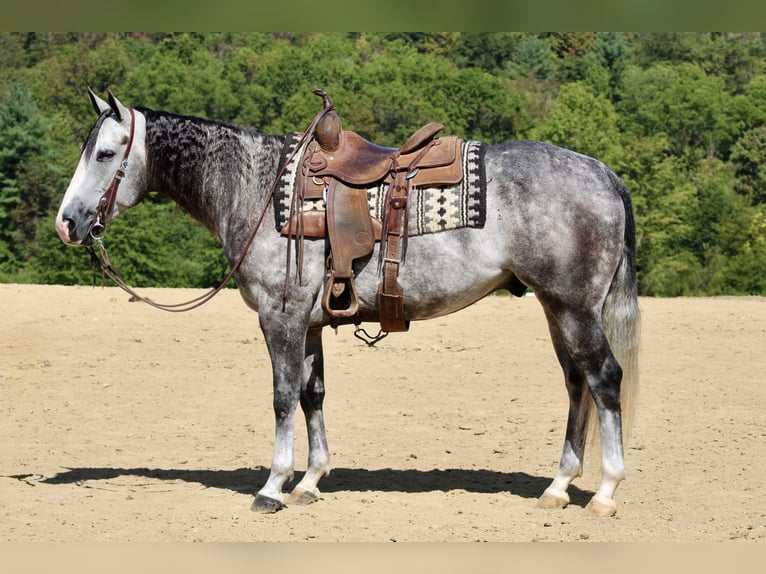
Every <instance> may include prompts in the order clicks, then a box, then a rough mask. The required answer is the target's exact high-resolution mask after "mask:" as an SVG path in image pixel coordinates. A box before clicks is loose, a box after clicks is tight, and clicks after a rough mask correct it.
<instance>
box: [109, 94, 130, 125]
mask: <svg viewBox="0 0 766 574" xmlns="http://www.w3.org/2000/svg"><path fill="white" fill-rule="evenodd" d="M107 94H109V105H110V106H111V108H112V111H113V112H114V115H116V116H117V121H118V122H121V121H122V118H124V117H125V116H127V113H126V112H128V108H126V107H125V106H123V105H122V104H121V103H120V100H118V99H117V97H116V96H115V95H114V94H113V93H112V91H111V90H107Z"/></svg>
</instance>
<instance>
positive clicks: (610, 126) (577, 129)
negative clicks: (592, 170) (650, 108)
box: [532, 82, 620, 164]
mask: <svg viewBox="0 0 766 574" xmlns="http://www.w3.org/2000/svg"><path fill="white" fill-rule="evenodd" d="M532 136H533V137H534V138H535V139H540V140H543V141H547V142H550V143H553V144H556V145H559V146H562V147H567V148H570V149H573V150H575V151H577V152H580V153H583V154H585V155H589V156H591V157H595V158H597V159H599V160H601V161H604V162H606V163H609V164H611V163H614V162H616V161H617V159H618V156H619V154H620V146H619V140H620V134H619V131H618V129H617V114H616V113H615V110H614V107H613V106H612V104H611V103H610V102H609V101H608V100H607V99H606V98H604V97H601V96H597V95H595V94H594V93H593V92H592V91H591V89H590V88H589V87H588V86H586V85H585V84H583V83H581V82H574V83H571V84H564V85H563V86H562V87H561V91H560V92H559V95H558V97H557V98H556V100H555V102H554V103H553V106H552V107H551V111H550V115H549V116H548V117H547V118H546V119H545V120H544V122H543V123H542V124H541V125H539V126H538V127H537V128H535V129H533V130H532Z"/></svg>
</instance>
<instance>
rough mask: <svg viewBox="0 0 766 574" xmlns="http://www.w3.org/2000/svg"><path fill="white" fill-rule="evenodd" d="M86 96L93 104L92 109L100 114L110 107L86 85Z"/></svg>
mask: <svg viewBox="0 0 766 574" xmlns="http://www.w3.org/2000/svg"><path fill="white" fill-rule="evenodd" d="M88 97H89V98H90V103H91V105H92V106H93V109H94V110H96V113H97V114H98V115H99V116H100V115H101V114H103V113H104V112H105V111H107V110H109V109H111V107H110V106H109V104H108V103H106V102H105V101H104V100H102V99H101V98H99V97H98V96H97V95H96V94H95V93H94V92H93V90H91V89H90V87H88Z"/></svg>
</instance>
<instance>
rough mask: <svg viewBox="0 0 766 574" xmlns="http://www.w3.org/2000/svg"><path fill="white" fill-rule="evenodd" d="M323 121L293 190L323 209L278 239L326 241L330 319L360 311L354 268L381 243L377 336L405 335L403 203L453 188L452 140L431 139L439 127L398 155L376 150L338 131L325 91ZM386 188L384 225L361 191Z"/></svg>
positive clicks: (296, 220)
mask: <svg viewBox="0 0 766 574" xmlns="http://www.w3.org/2000/svg"><path fill="white" fill-rule="evenodd" d="M314 93H315V94H316V95H318V96H320V97H321V98H322V100H323V106H324V109H323V111H324V114H323V115H322V117H321V119H320V120H319V121H318V123H317V124H316V127H315V129H314V134H313V137H312V139H311V140H310V142H309V143H308V144H307V145H306V147H305V150H304V152H303V155H302V157H301V158H300V160H299V166H300V168H299V170H298V171H299V173H298V177H297V180H296V185H295V191H296V192H297V195H299V197H300V203H299V205H302V202H303V200H304V199H320V198H323V199H324V202H325V209H324V210H309V211H303V210H301V209H296V210H294V212H293V213H291V215H290V218H289V219H288V221H287V223H285V225H284V226H283V228H282V230H281V232H282V234H284V235H287V236H288V237H293V236H295V237H300V239H301V240H302V238H303V237H318V238H327V240H328V241H329V246H330V256H329V258H328V275H327V279H326V284H325V289H324V295H323V297H322V308H323V310H324V312H325V313H327V314H328V315H329V316H330V317H332V318H339V319H348V318H353V317H354V316H355V315H356V314H357V313H358V310H359V296H358V294H357V291H356V286H355V284H354V273H353V262H354V261H355V260H357V259H360V258H363V257H366V256H369V255H370V254H371V253H372V251H373V249H374V247H375V241H380V242H381V249H380V253H381V266H382V280H381V282H380V284H379V286H378V294H377V306H378V318H379V321H380V325H381V330H382V331H385V332H394V331H406V330H407V329H408V328H409V321H408V320H407V319H406V317H405V313H404V298H403V297H404V293H403V290H402V287H401V286H400V285H399V283H398V280H397V278H398V275H399V269H400V266H401V265H402V263H403V262H404V260H405V256H406V250H407V225H408V217H407V199H408V197H409V194H410V190H411V189H412V187H413V186H441V185H456V184H458V183H460V181H461V180H462V178H463V173H462V160H461V144H462V140H461V139H460V138H458V137H457V136H444V137H439V138H437V137H435V136H436V134H437V133H438V132H439V131H441V130H442V128H443V126H442V124H439V123H435V122H432V123H429V124H426V125H425V126H423V127H422V128H420V129H419V130H417V131H416V132H415V133H414V134H413V135H412V136H410V137H409V138H408V139H407V141H406V142H405V143H404V144H403V145H402V146H401V147H399V148H388V147H383V146H379V145H376V144H374V143H371V142H369V141H367V140H366V139H364V138H363V137H362V136H360V135H359V134H357V133H355V132H352V131H346V130H343V129H342V126H341V121H340V116H339V115H338V113H337V112H336V111H335V109H334V106H333V104H332V102H331V101H330V98H329V97H328V95H327V93H326V92H325V91H324V90H320V89H317V90H314ZM381 183H383V184H387V189H386V196H385V209H384V212H383V218H382V221H381V220H378V219H377V218H374V217H372V216H371V215H370V209H369V206H368V201H367V189H368V188H370V187H372V186H375V185H379V184H381Z"/></svg>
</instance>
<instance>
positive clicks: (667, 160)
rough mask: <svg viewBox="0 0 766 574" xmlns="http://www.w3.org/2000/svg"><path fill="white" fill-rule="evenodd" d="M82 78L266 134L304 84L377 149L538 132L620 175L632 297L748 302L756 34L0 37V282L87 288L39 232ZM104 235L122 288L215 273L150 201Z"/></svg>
mask: <svg viewBox="0 0 766 574" xmlns="http://www.w3.org/2000/svg"><path fill="white" fill-rule="evenodd" d="M86 86H90V87H91V88H93V89H94V90H96V91H97V92H104V91H105V90H106V89H112V90H113V91H114V92H115V93H116V94H117V95H118V96H119V97H120V98H121V99H122V100H123V101H125V102H128V103H132V104H134V105H145V106H149V107H154V108H158V109H167V110H171V111H175V112H179V113H185V114H195V115H200V116H205V117H211V118H216V119H221V120H225V121H228V122H233V123H239V124H242V125H249V126H253V127H256V128H258V129H259V130H261V131H263V132H266V133H285V132H287V131H293V130H300V129H302V128H303V127H305V125H306V123H307V122H308V121H309V120H310V119H311V117H313V115H314V113H315V112H316V111H317V109H318V105H319V101H318V99H317V98H316V97H315V96H314V95H313V94H312V93H311V90H312V89H313V88H315V87H323V88H325V89H327V90H328V91H329V93H330V94H331V96H332V98H333V101H334V102H335V104H336V106H337V107H338V108H339V109H340V110H342V113H341V116H342V118H343V122H344V125H345V126H346V127H348V128H351V129H355V130H358V131H360V132H361V133H362V134H363V135H365V136H366V137H368V138H369V139H371V140H374V141H376V142H377V143H380V144H382V145H391V146H393V145H397V144H400V143H401V142H402V141H404V139H405V138H406V137H407V136H408V135H410V134H411V133H412V132H413V131H414V130H415V129H417V128H418V127H420V126H421V125H423V124H424V123H426V122H428V121H439V122H441V123H443V124H445V132H450V133H457V134H459V135H462V136H463V137H465V138H472V139H481V140H483V141H487V142H489V143H497V142H502V141H507V140H512V139H524V138H537V139H543V140H546V141H549V142H552V143H555V144H557V145H561V146H564V147H568V148H571V149H575V150H577V151H579V152H582V153H586V154H588V155H592V156H594V157H596V158H598V159H600V160H602V161H604V162H605V163H607V164H608V165H610V166H611V167H612V168H613V169H615V171H616V172H617V173H618V175H620V176H621V177H622V178H623V179H624V180H625V182H626V184H627V186H628V189H629V190H630V191H631V194H632V196H633V202H634V207H635V212H636V224H637V235H638V265H639V289H640V292H641V293H642V294H645V295H654V296H676V295H715V294H761V295H766V171H765V169H766V168H764V165H766V39H765V38H764V35H763V34H756V33H619V32H598V33H592V32H573V33H525V32H502V33H500V32H497V33H494V32H493V33H460V32H445V33H412V32H406V33H404V32H395V33H391V32H387V33H347V34H343V33H301V34H291V33H278V34H270V33H263V32H258V33H239V32H238V33H233V32H226V33H204V34H202V33H186V32H185V33H91V32H76V33H8V32H6V33H0V281H19V282H45V283H66V284H72V283H79V284H90V283H91V282H92V281H93V274H92V271H91V268H90V261H89V258H88V256H87V253H85V252H84V251H83V250H78V249H70V248H66V247H64V246H63V245H62V244H61V242H60V241H59V240H58V237H57V236H56V234H55V231H54V229H53V217H54V214H55V211H56V209H57V207H58V203H59V201H60V199H61V196H62V194H63V191H64V189H65V188H66V185H67V181H68V179H69V177H71V174H72V173H73V171H74V167H75V165H76V163H77V153H78V149H79V147H80V144H81V142H82V141H83V139H84V138H85V136H86V134H87V132H88V130H89V129H90V126H91V125H92V122H93V121H94V119H95V118H94V116H93V112H92V110H91V108H90V104H89V102H88V99H87V97H86V95H85V88H86ZM106 241H107V246H108V247H109V251H110V257H111V258H112V259H113V260H114V262H115V265H117V266H118V267H119V268H120V270H121V271H122V272H123V274H124V275H125V278H126V280H128V282H130V283H131V284H134V285H138V286H141V285H156V286H194V287H201V286H209V285H212V284H214V283H216V282H217V281H218V280H219V279H220V278H221V277H222V276H223V275H224V274H225V271H226V262H225V260H224V258H223V256H222V254H221V249H220V247H219V246H218V245H217V243H216V242H215V240H214V239H213V238H212V237H210V236H209V235H208V234H207V233H206V232H205V231H204V230H203V229H202V227H201V226H199V225H197V224H195V223H194V222H192V221H191V219H190V218H189V217H188V216H187V215H186V214H184V213H182V212H181V211H180V210H179V209H178V208H176V207H175V206H174V205H173V204H171V203H169V202H168V201H167V200H165V199H164V198H162V197H161V196H158V195H155V194H151V195H150V196H149V198H147V200H145V201H144V202H143V203H142V204H141V205H140V206H138V207H136V208H135V209H134V210H132V211H130V212H128V213H126V214H125V215H123V216H121V217H120V218H119V219H118V220H117V221H115V222H114V224H112V225H111V226H110V228H109V234H108V237H107V239H106Z"/></svg>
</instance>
